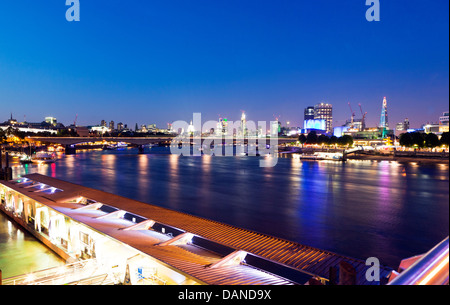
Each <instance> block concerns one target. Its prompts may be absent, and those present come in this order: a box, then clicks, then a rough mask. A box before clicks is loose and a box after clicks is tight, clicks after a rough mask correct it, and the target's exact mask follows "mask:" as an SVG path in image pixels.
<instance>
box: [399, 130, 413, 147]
mask: <svg viewBox="0 0 450 305" xmlns="http://www.w3.org/2000/svg"><path fill="white" fill-rule="evenodd" d="M399 142H400V145H401V146H405V147H411V146H413V145H414V143H413V139H412V137H411V134H410V133H409V132H407V133H402V134H401V135H400V139H399Z"/></svg>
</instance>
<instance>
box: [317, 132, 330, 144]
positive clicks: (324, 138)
mask: <svg viewBox="0 0 450 305" xmlns="http://www.w3.org/2000/svg"><path fill="white" fill-rule="evenodd" d="M329 142H330V138H329V137H327V136H326V135H323V134H321V135H320V136H319V138H318V139H317V143H319V144H321V145H324V144H329Z"/></svg>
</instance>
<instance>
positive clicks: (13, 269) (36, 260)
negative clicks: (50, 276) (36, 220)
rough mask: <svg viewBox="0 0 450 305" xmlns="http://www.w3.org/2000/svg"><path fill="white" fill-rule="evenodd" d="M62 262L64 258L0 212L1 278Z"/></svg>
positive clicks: (59, 264)
mask: <svg viewBox="0 0 450 305" xmlns="http://www.w3.org/2000/svg"><path fill="white" fill-rule="evenodd" d="M64 264H65V262H64V260H62V259H60V258H59V257H58V256H57V255H56V254H54V253H53V252H52V251H51V250H50V249H48V248H47V247H46V246H44V245H43V244H41V243H40V242H39V241H37V239H35V238H34V237H33V236H31V235H30V234H29V233H28V232H25V231H23V230H22V229H21V228H19V227H18V226H17V225H16V224H15V223H14V222H12V221H10V220H9V219H8V218H7V217H6V216H5V215H4V214H3V213H0V269H1V270H2V277H3V278H9V277H12V276H16V275H21V274H25V273H30V272H33V271H37V270H42V269H47V268H51V267H56V266H61V265H64Z"/></svg>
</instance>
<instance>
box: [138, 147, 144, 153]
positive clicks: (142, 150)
mask: <svg viewBox="0 0 450 305" xmlns="http://www.w3.org/2000/svg"><path fill="white" fill-rule="evenodd" d="M138 150H139V153H140V154H143V153H144V145H138Z"/></svg>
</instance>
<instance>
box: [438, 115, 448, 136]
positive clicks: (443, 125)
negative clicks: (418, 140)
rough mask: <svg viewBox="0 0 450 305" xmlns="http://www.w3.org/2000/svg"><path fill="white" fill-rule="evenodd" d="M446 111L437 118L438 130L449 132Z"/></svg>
mask: <svg viewBox="0 0 450 305" xmlns="http://www.w3.org/2000/svg"><path fill="white" fill-rule="evenodd" d="M448 113H449V112H448V111H446V112H444V113H443V114H442V116H441V117H440V118H439V132H449V121H448Z"/></svg>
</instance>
